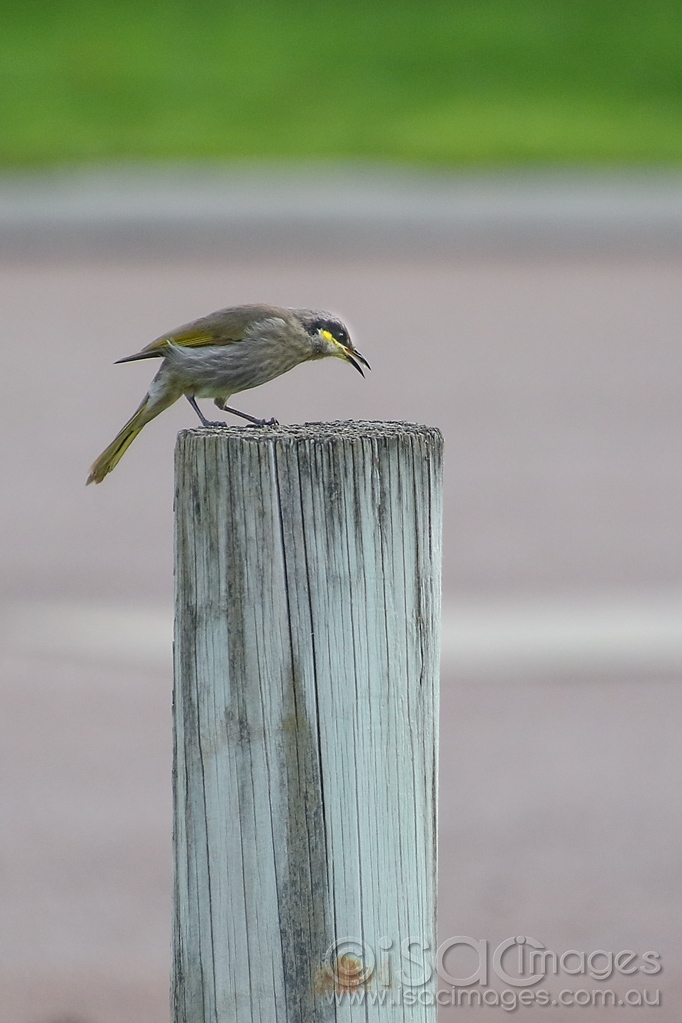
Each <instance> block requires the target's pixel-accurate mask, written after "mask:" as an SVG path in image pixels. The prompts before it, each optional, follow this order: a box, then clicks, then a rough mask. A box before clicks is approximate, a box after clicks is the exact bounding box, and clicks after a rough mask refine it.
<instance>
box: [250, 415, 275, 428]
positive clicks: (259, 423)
mask: <svg viewBox="0 0 682 1023" xmlns="http://www.w3.org/2000/svg"><path fill="white" fill-rule="evenodd" d="M249 426H279V419H275V418H274V416H273V418H272V419H259V420H257V421H256V422H255V423H249Z"/></svg>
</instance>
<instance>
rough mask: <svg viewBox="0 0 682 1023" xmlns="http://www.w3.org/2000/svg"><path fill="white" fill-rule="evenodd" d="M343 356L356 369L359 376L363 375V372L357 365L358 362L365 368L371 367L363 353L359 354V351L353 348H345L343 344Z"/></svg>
mask: <svg viewBox="0 0 682 1023" xmlns="http://www.w3.org/2000/svg"><path fill="white" fill-rule="evenodd" d="M343 357H344V359H346V361H347V362H350V364H351V366H353V367H354V368H355V369H356V370H357V371H358V373H359V374H360V376H361V377H364V375H365V374H364V373H363V372H362V366H360V365H359V363H360V362H361V363H362V365H363V366H366V367H367V369H371V368H372V367H371V366H370V364H369V363H368V362H367V359H366V358H365V357H364V355H360V352H358V351H357V349H355V348H346V347H345V346H343ZM356 360H357V361H356Z"/></svg>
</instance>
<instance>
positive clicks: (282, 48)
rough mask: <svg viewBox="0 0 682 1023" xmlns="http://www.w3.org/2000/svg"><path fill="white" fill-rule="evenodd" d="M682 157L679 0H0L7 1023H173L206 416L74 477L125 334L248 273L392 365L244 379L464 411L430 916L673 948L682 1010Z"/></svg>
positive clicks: (662, 1012) (125, 385)
mask: <svg viewBox="0 0 682 1023" xmlns="http://www.w3.org/2000/svg"><path fill="white" fill-rule="evenodd" d="M681 162H682V4H681V3H679V2H663V0H647V2H643V0H619V2H618V3H614V2H612V0H590V2H582V0H477V2H475V3H474V2H468V3H463V2H450V3H433V2H428V0H427V2H420V3H417V2H416V0H409V2H401V0H397V2H396V0H394V2H392V3H391V4H388V3H384V2H381V0H378V2H375V3H373V4H371V5H368V4H361V3H356V2H352V0H341V2H338V3H336V4H334V5H323V4H315V3H312V2H302V0H301V2H295V0H280V2H278V3H275V2H274V0H272V2H271V0H256V2H251V3H249V4H236V3H225V2H224V3H218V2H217V0H194V2H193V3H191V4H190V3H188V2H180V0H177V2H172V0H165V2H162V0H135V2H134V3H133V2H132V0H109V2H106V3H101V4H92V3H85V2H71V3H68V4H67V3H64V2H62V0H51V2H49V3H48V2H41V0H22V2H21V3H19V2H18V0H5V2H4V4H3V5H2V8H1V9H0V163H1V166H0V296H1V298H0V308H1V309H2V319H3V330H2V341H1V342H0V344H1V346H2V355H3V380H4V387H3V395H2V402H1V403H0V422H1V423H2V437H3V443H2V445H1V446H0V458H1V459H2V463H3V466H2V472H3V478H4V479H5V486H4V487H3V488H2V495H1V496H0V516H1V521H2V544H1V546H0V562H1V564H0V569H1V570H0V581H1V587H2V590H1V593H0V653H1V658H2V665H3V671H2V677H1V680H0V686H1V687H2V688H1V694H0V699H1V701H2V714H1V715H0V732H1V736H2V737H1V740H0V759H1V761H2V771H1V775H0V807H1V810H0V819H1V820H2V828H1V829H0V1023H143V1021H144V1023H165V1021H167V1020H168V1018H169V1014H168V1000H167V985H168V971H169V954H168V947H169V933H170V877H171V868H170V825H171V805H170V738H171V732H170V727H171V722H170V687H171V665H170V638H171V629H172V610H171V605H172V586H173V581H172V494H173V478H172V457H173V455H172V452H173V445H174V438H175V434H176V432H177V431H178V429H181V428H183V427H187V426H194V425H195V419H194V415H193V413H192V411H191V409H190V408H189V406H187V404H186V403H182V404H181V403H178V405H177V406H175V407H173V408H172V409H171V410H169V411H168V412H166V413H165V414H164V415H163V416H162V417H161V418H160V419H158V420H156V421H155V422H154V423H153V424H151V425H150V426H149V427H147V429H146V430H145V431H144V433H143V434H142V436H141V437H140V438H139V440H138V441H137V442H136V443H135V445H134V446H133V447H132V448H131V450H130V451H129V452H128V454H126V456H125V458H124V460H123V461H122V463H121V465H120V466H119V467H118V468H117V470H116V472H115V473H114V475H113V476H111V477H110V478H108V479H107V480H106V481H105V483H104V484H103V485H102V486H101V487H91V488H89V489H88V490H87V491H86V490H85V489H84V486H83V484H84V482H85V477H86V475H87V470H88V466H89V465H90V463H91V462H92V460H93V459H94V457H95V456H96V455H97V454H98V453H99V451H100V450H101V449H102V448H103V447H104V446H105V445H106V444H107V443H108V442H109V440H111V438H112V437H113V435H114V433H115V432H116V431H117V430H118V428H119V427H120V426H121V425H122V423H123V422H124V421H125V420H126V419H127V418H128V416H129V415H130V413H131V412H132V411H133V409H134V408H135V407H136V405H137V403H138V402H139V400H140V399H141V397H142V395H143V393H144V391H145V390H146V387H147V384H148V381H149V378H150V375H151V373H150V369H149V366H148V365H146V364H145V363H142V364H133V365H126V366H116V367H114V366H113V365H112V363H113V362H114V360H115V359H118V358H121V357H123V356H125V355H128V354H130V353H132V352H134V351H136V350H138V349H139V348H140V347H141V346H142V345H144V344H145V343H147V342H148V341H149V340H151V339H152V338H154V337H156V336H157V335H159V334H160V333H162V332H164V331H166V330H168V329H170V328H172V327H174V326H176V325H178V324H180V323H183V322H186V321H188V320H190V319H193V318H195V317H196V316H199V315H202V314H204V313H206V312H209V311H211V310H213V309H217V308H220V307H222V306H226V305H232V304H237V303H242V302H250V301H268V302H273V303H281V304H284V305H292V306H296V305H305V306H319V307H322V308H327V309H329V310H331V311H332V312H335V313H338V314H340V315H341V316H342V317H343V318H344V319H345V320H346V321H347V322H348V323H349V325H350V327H351V333H352V336H353V337H354V340H355V342H356V344H357V346H358V348H359V349H360V350H361V351H362V352H363V354H365V355H366V356H367V358H368V359H369V360H370V361H371V363H372V365H373V367H374V369H373V372H372V374H370V375H369V377H368V379H367V380H365V381H363V380H361V379H360V378H359V377H358V376H357V374H355V373H353V372H352V371H351V370H350V368H348V367H344V366H342V365H341V364H338V363H337V364H333V365H331V364H330V365H327V364H326V363H322V364H319V365H309V366H303V367H300V368H299V369H297V370H296V371H295V372H294V373H292V374H291V375H289V376H285V377H284V378H281V379H279V380H277V381H274V382H273V383H271V384H269V385H267V386H265V387H263V388H260V389H258V390H257V391H255V392H251V393H247V394H245V395H244V396H242V397H241V398H240V404H239V405H238V407H242V408H244V410H245V411H248V412H251V413H252V414H255V415H258V416H266V417H269V416H276V417H277V418H279V419H280V420H281V421H283V422H289V421H314V420H316V419H344V418H366V419H406V420H412V421H417V422H427V423H431V424H434V425H437V426H439V427H440V428H441V429H442V430H443V433H444V435H445V441H446V510H445V537H444V539H445V563H444V628H443V675H442V682H443V691H442V709H443V717H442V723H441V728H442V739H443V743H442V745H443V754H442V761H441V849H440V861H441V887H440V891H441V895H440V930H441V937H442V938H443V939H446V938H448V937H450V936H452V935H455V934H464V935H470V936H471V937H473V938H477V939H481V938H485V939H487V940H488V942H489V943H490V947H491V949H494V948H495V947H496V946H497V945H498V944H499V943H500V942H501V941H503V940H505V939H507V938H509V937H511V936H513V935H520V934H525V935H530V936H532V937H534V938H535V939H537V940H539V941H542V942H543V944H544V945H545V946H546V947H547V948H551V949H553V950H554V951H556V952H557V953H559V954H560V953H561V952H563V951H565V950H567V949H576V950H582V951H585V952H586V953H589V952H591V951H593V950H595V949H604V950H607V951H612V952H614V953H615V952H618V951H620V950H621V949H631V950H633V951H635V952H637V953H639V954H640V955H641V954H642V953H644V952H645V951H651V950H653V951H656V952H658V953H659V954H660V955H661V957H662V962H663V970H662V972H661V973H660V974H658V975H657V976H655V977H645V976H644V975H642V974H640V973H637V974H635V975H634V976H632V977H623V976H621V977H618V978H616V979H615V980H614V979H613V978H612V979H611V980H610V982H609V983H610V985H611V987H613V988H614V989H616V990H617V991H618V992H620V993H621V994H622V993H623V992H625V991H627V990H628V989H630V988H632V989H636V990H641V989H643V988H646V989H647V990H648V992H649V996H650V997H651V996H652V995H653V993H654V992H655V991H656V990H660V992H661V1002H662V1005H661V1007H659V1008H657V1010H656V1019H657V1020H659V1021H660V1023H664V1021H668V1020H670V1021H673V1020H677V1017H678V1014H679V1012H678V1006H679V1004H680V997H681V996H682V971H681V970H680V966H679V962H680V951H681V949H680V938H679V911H678V910H679V907H678V905H677V904H676V899H677V897H678V891H679V862H680V842H681V838H682V829H681V827H680V821H679V811H678V802H679V799H678V792H679V780H680V777H679V776H680V757H679V725H678V723H677V722H678V720H679V718H678V714H679V711H680V709H682V708H680V702H681V696H680V686H679V682H680V677H681V676H682V630H681V621H682V526H681V520H682V477H681V475H680V465H679V463H680V453H681V446H680V430H681V428H682V408H681V402H680V389H681V386H680V385H681V382H682V353H681V351H680V344H679V333H680V323H681V322H682V288H681V284H682V174H681V173H680V167H681ZM466 967H467V963H466V962H465V961H464V960H462V965H461V969H460V971H459V972H460V973H461V974H462V975H464V974H466V973H467V972H470V971H468V970H467V968H466ZM555 981H556V982H555ZM547 986H548V987H550V989H552V988H553V987H555V988H556V990H557V991H558V990H559V989H560V988H561V987H565V988H568V989H573V990H577V989H581V988H586V989H587V990H589V991H592V990H594V989H599V988H600V987H604V986H605V984H604V983H599V982H595V981H593V980H592V979H591V978H589V977H582V976H578V977H570V976H563V977H560V978H556V979H552V984H549V983H548V985H547ZM481 1011H484V1010H481V1009H473V1008H472V1009H466V1008H457V1009H454V1008H444V1009H443V1011H442V1018H443V1019H447V1018H448V1017H449V1016H450V1015H452V1014H454V1013H457V1014H458V1017H459V1018H461V1019H471V1020H474V1019H476V1018H478V1016H479V1015H480V1013H481ZM489 1011H492V1010H489ZM497 1011H498V1012H501V1011H502V1010H499V1009H498V1010H497ZM570 1011H571V1010H569V1009H565V1010H561V1009H559V1011H557V1010H556V1009H552V1010H551V1011H549V1010H548V1014H549V1016H550V1017H551V1018H552V1019H554V1020H560V1019H563V1018H564V1017H563V1015H562V1013H568V1012H570ZM573 1011H577V1010H575V1008H574V1010H573ZM613 1011H615V1010H607V1009H604V1008H595V1009H590V1008H589V1007H588V1008H581V1010H580V1016H581V1019H584V1020H586V1021H587V1020H591V1019H594V1020H598V1019H602V1018H604V1017H606V1016H609V1015H611V1014H612V1013H613ZM647 1011H649V1012H650V1011H651V1010H646V1009H642V1010H640V1012H642V1014H645V1013H646V1012H647ZM541 1016H542V1010H541V1009H540V1008H538V1007H537V1006H533V1007H528V1008H520V1009H519V1010H518V1011H517V1013H516V1017H517V1019H519V1020H522V1021H525V1020H526V1019H528V1020H531V1019H536V1018H538V1017H541ZM571 1018H572V1017H571ZM643 1018H648V1017H644V1015H643Z"/></svg>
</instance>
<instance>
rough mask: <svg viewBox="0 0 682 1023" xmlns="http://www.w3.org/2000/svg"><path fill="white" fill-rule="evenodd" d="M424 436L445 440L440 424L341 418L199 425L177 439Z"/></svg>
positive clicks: (317, 439)
mask: <svg viewBox="0 0 682 1023" xmlns="http://www.w3.org/2000/svg"><path fill="white" fill-rule="evenodd" d="M406 436H411V437H423V438H424V439H430V440H437V441H441V440H442V435H441V432H440V430H439V429H438V427H436V426H425V425H422V424H420V423H404V422H385V421H383V420H378V421H368V420H353V419H348V420H341V421H338V420H337V421H334V422H327V423H290V424H284V425H281V424H280V425H277V426H251V425H249V426H247V425H244V426H242V425H241V424H236V425H232V424H231V423H230V424H228V423H226V424H225V426H209V427H203V426H201V427H196V428H195V429H191V430H181V431H180V433H179V435H178V439H184V438H190V437H191V438H193V439H195V438H196V439H198V438H201V437H206V438H208V437H211V438H215V437H226V438H230V439H234V438H237V437H238V438H240V439H243V440H250V441H264V440H266V441H267V440H280V441H281V440H311V441H320V440H321V441H327V440H335V439H336V440H355V439H357V440H360V439H372V438H375V439H377V440H379V439H381V440H383V439H388V438H389V437H406Z"/></svg>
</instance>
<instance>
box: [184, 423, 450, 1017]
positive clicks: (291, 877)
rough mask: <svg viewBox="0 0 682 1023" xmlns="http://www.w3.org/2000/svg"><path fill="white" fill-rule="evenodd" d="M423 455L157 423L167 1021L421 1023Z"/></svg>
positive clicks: (425, 789)
mask: <svg viewBox="0 0 682 1023" xmlns="http://www.w3.org/2000/svg"><path fill="white" fill-rule="evenodd" d="M441 450H442V439H441V436H440V433H439V432H438V431H437V430H435V429H433V428H429V427H425V426H415V425H412V424H408V423H364V422H359V423H311V424H306V425H305V426H288V427H274V428H272V427H270V428H250V427H245V428H242V427H231V428H229V429H212V430H208V429H207V430H203V429H202V430H187V431H185V432H183V433H181V434H180V437H179V439H178V446H177V452H176V622H175V629H176V631H175V696H174V729H175V757H174V792H175V827H174V850H175V894H174V899H175V905H174V934H173V960H174V963H173V982H172V1002H173V1013H174V1015H173V1021H174V1023H318V1021H322V1020H338V1021H341V1020H349V1021H351V1020H363V1021H370V1020H377V1021H378V1020H381V1021H382V1023H397V1021H408V1020H409V1021H410V1023H425V1021H429V1023H434V1021H435V1018H436V1003H435V989H436V985H435V974H434V972H433V965H434V961H435V941H436V934H435V904H436V903H435V896H436V793H437V785H436V781H437V775H436V769H437V762H436V755H437V729H436V722H437V710H438V699H437V693H438V664H439V635H438V632H439V615H440V556H441V555H440V544H441V539H440V538H441ZM363 1001H364V1004H361V1002H363Z"/></svg>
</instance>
